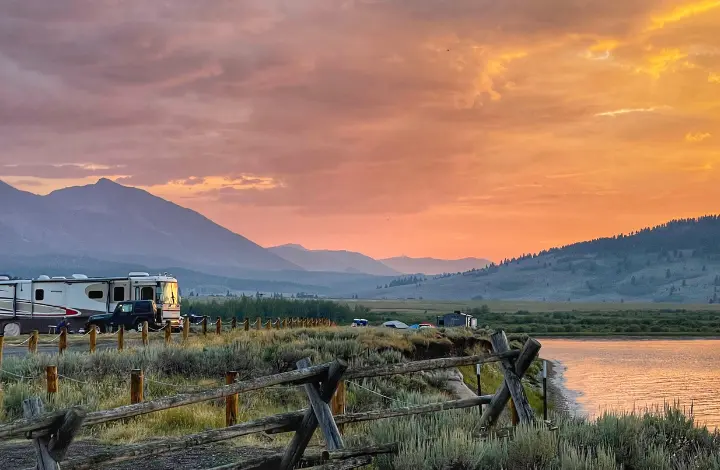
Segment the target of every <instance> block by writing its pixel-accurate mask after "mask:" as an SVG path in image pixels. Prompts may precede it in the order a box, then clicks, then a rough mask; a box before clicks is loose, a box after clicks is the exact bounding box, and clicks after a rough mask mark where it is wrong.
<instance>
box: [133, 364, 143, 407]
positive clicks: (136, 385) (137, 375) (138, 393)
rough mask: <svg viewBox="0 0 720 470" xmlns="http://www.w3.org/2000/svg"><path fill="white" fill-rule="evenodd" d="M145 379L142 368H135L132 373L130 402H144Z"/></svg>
mask: <svg viewBox="0 0 720 470" xmlns="http://www.w3.org/2000/svg"><path fill="white" fill-rule="evenodd" d="M143 379H144V376H143V371H142V370H140V369H133V370H132V372H131V373H130V403H133V404H137V403H142V401H143Z"/></svg>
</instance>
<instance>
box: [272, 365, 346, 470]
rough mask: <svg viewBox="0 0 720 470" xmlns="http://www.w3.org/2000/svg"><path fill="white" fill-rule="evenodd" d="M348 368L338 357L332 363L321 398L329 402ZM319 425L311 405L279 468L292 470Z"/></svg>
mask: <svg viewBox="0 0 720 470" xmlns="http://www.w3.org/2000/svg"><path fill="white" fill-rule="evenodd" d="M300 370H309V368H307V367H304V368H303V369H300ZM346 370H347V364H346V363H345V361H343V360H340V359H336V360H335V362H333V363H332V364H331V365H330V369H329V370H328V376H327V378H326V379H325V380H324V381H323V383H322V386H321V387H320V390H319V397H320V400H322V401H323V402H325V404H327V403H328V402H329V401H330V398H332V396H333V394H334V393H335V390H336V389H337V384H338V382H340V380H341V379H342V376H343V373H344V372H345V371H346ZM331 419H332V417H331ZM317 426H318V420H317V417H316V415H315V412H314V411H313V407H311V408H310V409H309V410H307V411H306V412H305V416H303V420H302V423H300V427H299V428H298V429H297V431H295V435H294V436H293V439H292V441H290V444H289V445H288V446H287V448H286V449H285V455H284V456H283V458H282V461H281V463H280V466H279V467H278V469H279V470H290V469H292V468H293V467H294V466H295V464H296V463H297V462H298V460H300V457H302V454H303V452H305V448H306V447H307V445H308V444H309V443H310V440H311V439H312V436H313V433H314V432H315V429H316V428H317Z"/></svg>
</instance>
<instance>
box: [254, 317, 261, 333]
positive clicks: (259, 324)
mask: <svg viewBox="0 0 720 470" xmlns="http://www.w3.org/2000/svg"><path fill="white" fill-rule="evenodd" d="M255 322H256V323H257V325H255V328H256V329H257V330H258V331H260V330H261V329H262V318H260V317H258V319H257V320H255Z"/></svg>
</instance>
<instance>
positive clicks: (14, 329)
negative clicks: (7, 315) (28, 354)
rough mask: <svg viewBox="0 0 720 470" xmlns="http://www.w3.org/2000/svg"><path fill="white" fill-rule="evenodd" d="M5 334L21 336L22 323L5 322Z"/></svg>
mask: <svg viewBox="0 0 720 470" xmlns="http://www.w3.org/2000/svg"><path fill="white" fill-rule="evenodd" d="M3 335H5V336H20V324H19V323H14V322H13V323H5V325H3Z"/></svg>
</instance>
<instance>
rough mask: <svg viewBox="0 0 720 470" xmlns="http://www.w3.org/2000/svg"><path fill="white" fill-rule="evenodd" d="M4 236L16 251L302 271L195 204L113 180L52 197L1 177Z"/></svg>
mask: <svg viewBox="0 0 720 470" xmlns="http://www.w3.org/2000/svg"><path fill="white" fill-rule="evenodd" d="M0 201H2V203H0V221H1V222H0V223H2V227H0V237H1V238H0V241H3V242H5V243H9V245H7V246H11V247H12V253H15V254H18V255H37V254H51V253H55V254H58V253H61V254H64V255H76V256H89V257H92V258H97V259H101V260H112V261H123V262H136V263H142V264H145V265H148V264H151V265H175V266H183V267H188V268H193V269H198V268H203V269H212V268H213V267H214V266H226V267H233V268H252V269H263V270H283V269H290V270H293V269H294V270H302V268H300V267H299V266H297V265H295V264H293V263H291V262H289V261H287V260H285V259H283V258H281V257H280V256H278V255H276V254H274V253H272V252H269V251H268V250H266V249H264V248H263V247H261V246H260V245H257V244H256V243H253V242H252V241H250V240H248V239H247V238H245V237H243V236H241V235H238V234H236V233H233V232H231V231H230V230H227V229H226V228H224V227H221V226H220V225H218V224H216V223H214V222H212V221H211V220H209V219H207V218H206V217H204V216H202V215H200V214H198V213H197V212H195V211H192V210H190V209H186V208H184V207H180V206H178V205H176V204H173V203H171V202H168V201H166V200H164V199H162V198H159V197H156V196H153V195H152V194H150V193H148V192H146V191H143V190H140V189H136V188H131V187H126V186H122V185H120V184H117V183H114V182H112V181H110V180H108V179H101V180H99V181H98V182H97V183H96V184H92V185H88V186H78V187H70V188H65V189H61V190H58V191H54V192H52V193H50V194H48V195H47V196H38V195H35V194H32V193H28V192H24V191H19V190H17V189H15V188H13V187H11V186H9V185H7V184H5V183H0Z"/></svg>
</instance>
